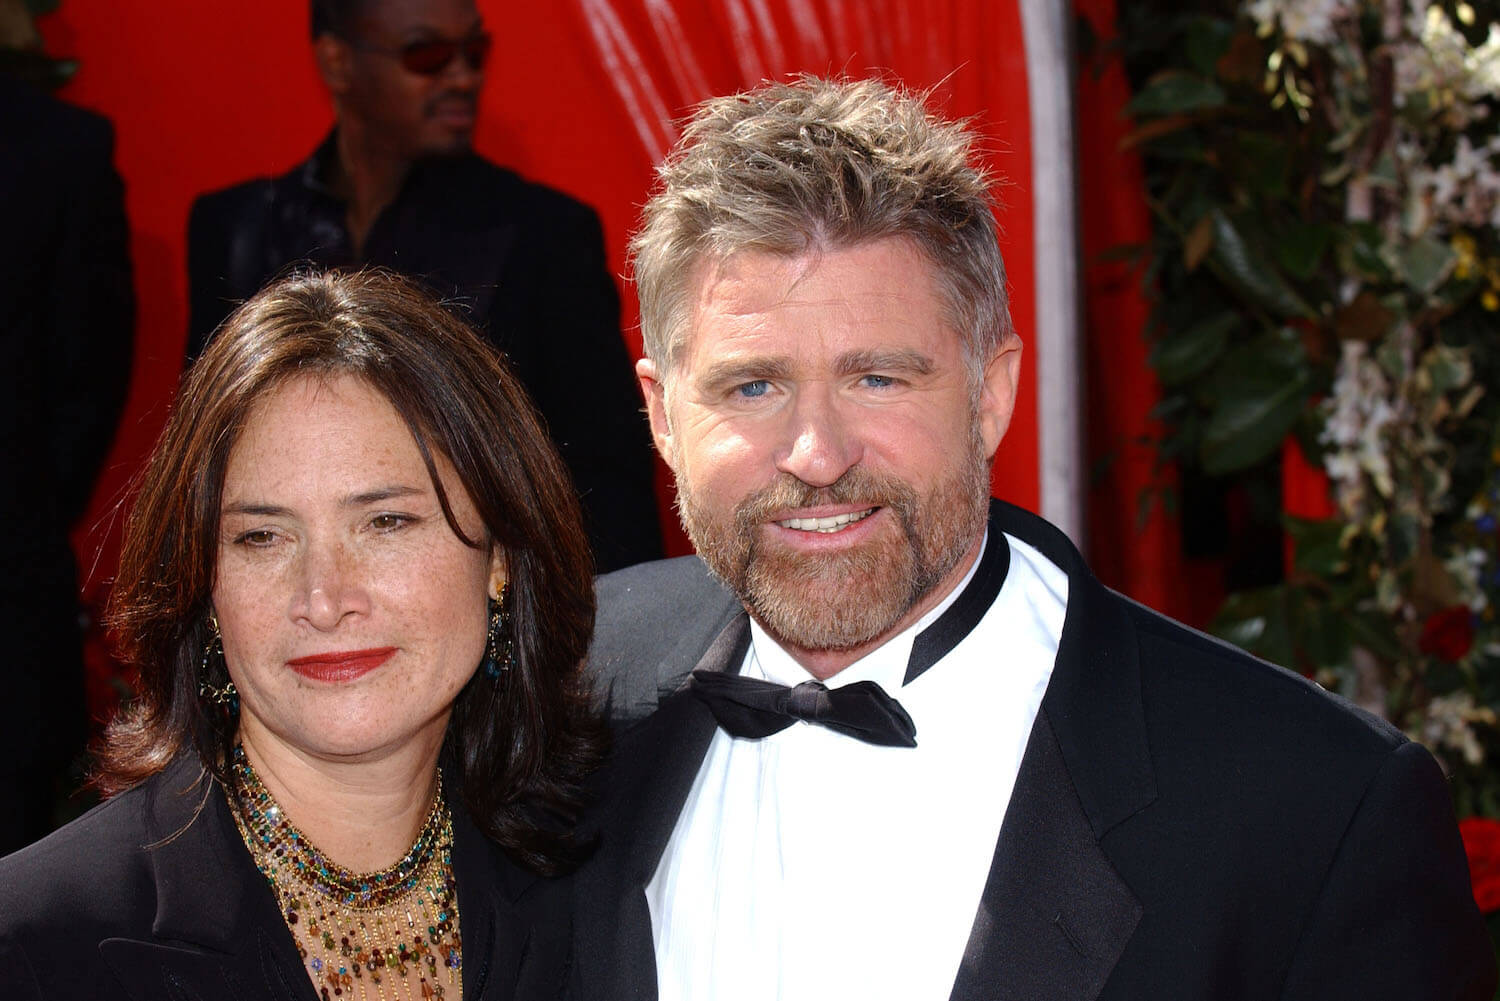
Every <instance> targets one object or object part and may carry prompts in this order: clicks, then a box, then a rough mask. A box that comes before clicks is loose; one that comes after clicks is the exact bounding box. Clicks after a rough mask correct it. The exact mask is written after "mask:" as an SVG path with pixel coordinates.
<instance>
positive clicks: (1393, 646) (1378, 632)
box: [1344, 613, 1406, 660]
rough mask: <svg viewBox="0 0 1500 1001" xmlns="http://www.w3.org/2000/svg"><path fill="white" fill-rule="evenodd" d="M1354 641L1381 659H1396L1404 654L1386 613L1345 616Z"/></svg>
mask: <svg viewBox="0 0 1500 1001" xmlns="http://www.w3.org/2000/svg"><path fill="white" fill-rule="evenodd" d="M1344 621H1345V623H1346V624H1347V626H1348V627H1349V633H1350V635H1351V636H1352V637H1353V639H1354V642H1355V643H1356V644H1357V645H1359V646H1362V647H1364V648H1365V649H1366V650H1369V651H1370V652H1371V653H1373V654H1374V655H1375V656H1377V657H1379V658H1381V659H1383V660H1397V659H1399V658H1400V657H1402V656H1403V655H1404V654H1405V652H1406V651H1405V650H1404V649H1403V648H1402V646H1401V641H1400V640H1399V639H1398V638H1397V637H1396V633H1395V631H1394V630H1393V629H1392V627H1391V618H1390V616H1386V615H1368V614H1360V613H1354V614H1352V615H1348V616H1346V617H1345V620H1344Z"/></svg>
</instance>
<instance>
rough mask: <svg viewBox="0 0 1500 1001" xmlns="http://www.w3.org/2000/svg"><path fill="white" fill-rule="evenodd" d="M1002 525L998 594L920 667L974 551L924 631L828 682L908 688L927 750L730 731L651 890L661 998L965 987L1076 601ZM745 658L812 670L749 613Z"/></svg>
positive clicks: (846, 994) (755, 663)
mask: <svg viewBox="0 0 1500 1001" xmlns="http://www.w3.org/2000/svg"><path fill="white" fill-rule="evenodd" d="M1005 540H1006V541H1007V542H1008V543H1009V545H1010V569H1009V572H1008V573H1007V575H1006V578H1005V581H1004V583H1003V585H1002V586H1001V588H1000V593H999V595H998V596H997V597H996V599H995V600H994V602H993V603H992V604H991V606H990V608H989V610H988V611H987V612H986V613H985V614H984V616H983V618H982V619H981V620H980V621H979V623H978V625H976V626H975V627H974V629H973V630H971V631H970V632H969V634H968V635H967V636H966V637H964V638H963V639H962V640H960V641H959V642H958V644H957V646H955V647H954V648H953V649H952V650H950V651H949V652H948V653H947V654H946V655H944V656H943V657H942V658H941V659H940V660H938V661H937V662H936V663H935V664H933V665H932V666H931V667H930V668H928V669H927V670H926V671H925V672H924V673H922V674H921V675H919V676H918V677H917V678H915V679H914V680H913V681H912V682H911V684H909V685H906V686H904V687H903V686H902V680H903V678H904V676H905V673H906V667H907V659H908V657H909V655H910V653H911V649H912V643H913V641H914V640H915V638H916V637H917V635H918V634H919V633H921V631H922V630H923V629H925V628H926V627H927V626H928V625H930V624H931V623H932V622H933V621H935V620H936V619H937V618H938V617H939V616H941V615H942V613H943V612H944V611H946V610H947V608H948V606H949V605H951V604H952V603H953V602H954V601H955V600H957V598H958V596H959V595H960V594H961V593H962V591H963V590H964V588H965V587H966V586H968V585H969V583H970V581H971V579H972V578H973V576H974V569H975V568H974V567H971V568H970V570H969V576H968V577H966V578H965V580H964V581H963V582H962V583H961V584H960V585H959V586H958V587H956V588H954V590H953V591H952V593H950V594H949V595H948V596H947V597H946V598H945V599H944V601H943V602H942V603H941V604H940V605H938V607H936V608H934V609H932V610H931V611H930V612H929V613H928V614H927V615H925V616H923V618H922V619H921V620H920V621H918V622H917V623H915V624H914V625H912V626H911V628H909V629H907V630H905V631H904V632H902V633H900V634H899V635H897V636H895V637H894V638H892V639H891V640H890V641H889V642H888V643H885V644H884V645H882V646H881V647H880V648H879V649H877V650H875V651H873V652H872V653H870V654H869V655H867V656H865V657H864V658H862V659H861V660H859V661H856V662H855V663H853V664H851V665H850V666H849V667H847V668H845V669H844V670H843V671H840V672H839V673H838V674H836V675H834V676H833V677H832V678H830V679H828V682H827V684H828V685H829V687H830V688H838V687H840V686H843V685H847V684H851V683H853V682H856V681H865V680H870V681H875V682H877V683H878V684H879V685H880V686H881V687H882V688H884V689H885V690H886V691H887V692H888V693H890V694H891V695H893V696H895V697H896V698H897V699H898V700H899V701H900V703H901V704H902V706H903V707H904V708H905V709H906V711H907V712H908V713H909V714H910V715H911V717H912V720H913V721H914V722H915V723H916V727H917V737H916V739H917V746H916V747H915V748H900V747H877V746H873V745H870V744H865V743H863V742H861V741H859V740H857V739H854V738H852V737H848V736H845V735H842V734H838V733H835V732H833V731H831V730H828V729H826V728H824V727H820V726H816V725H813V724H809V723H795V724H793V725H792V726H790V727H788V728H787V729H785V730H783V731H781V732H780V733H776V734H773V735H771V736H769V737H766V738H763V739H760V740H744V739H739V738H734V737H730V736H729V735H728V734H726V733H725V732H724V731H723V730H720V731H718V732H717V733H716V734H715V735H714V737H713V739H712V741H711V742H710V744H709V748H708V752H707V754H706V755H705V757H704V759H703V764H702V766H701V767H700V768H699V770H698V775H697V778H696V779H695V781H694V783H693V787H692V790H691V791H690V792H689V794H688V798H687V801H686V803H685V805H684V807H683V810H682V813H681V815H680V816H679V817H678V821H677V826H676V828H675V829H674V830H673V832H672V836H671V838H670V840H669V841H668V842H667V845H666V848H665V850H664V852H663V854H662V858H661V861H660V863H659V864H658V866H657V869H656V872H655V874H654V875H653V877H652V879H651V882H650V883H649V884H648V885H647V888H646V898H647V903H648V905H649V907H650V911H651V931H652V938H653V941H654V943H655V947H656V965H657V979H658V984H659V992H660V998H661V1001H730V999H747V1001H752V999H753V1001H839V999H844V998H857V999H860V1001H878V999H887V998H888V999H891V1001H943V999H946V998H947V997H948V996H949V994H950V992H951V991H952V988H953V982H954V978H955V977H956V976H957V974H958V968H959V963H960V961H961V960H962V958H963V952H964V947H965V945H966V944H967V942H968V939H969V931H970V928H971V927H972V925H973V923H974V918H975V916H976V914H977V911H978V907H979V899H980V894H981V892H982V891H983V889H984V883H985V879H986V877H987V876H988V874H989V869H990V863H991V860H992V858H993V856H994V853H995V845H996V841H997V839H998V837H999V833H1000V824H1001V821H1002V820H1003V819H1004V817H1005V811H1006V808H1007V806H1008V805H1009V803H1010V797H1011V791H1012V789H1013V787H1014V785H1015V781H1016V774H1017V772H1018V771H1019V769H1020V764H1021V755H1022V753H1023V752H1024V750H1025V748H1026V742H1027V738H1028V737H1029V736H1030V733H1031V727H1032V724H1033V722H1034V721H1035V719H1036V714H1037V711H1038V709H1039V708H1040V706H1041V701H1042V695H1043V693H1044V692H1045V691H1046V688H1047V681H1048V679H1049V678H1050V677H1051V674H1052V665H1053V661H1054V660H1055V658H1056V654H1057V643H1058V637H1059V636H1060V635H1061V633H1062V624H1063V617H1064V613H1065V611H1066V608H1067V590H1068V580H1067V575H1066V574H1065V573H1064V572H1063V571H1062V570H1061V569H1059V568H1058V567H1057V566H1055V565H1054V564H1053V563H1051V562H1050V561H1049V560H1047V559H1046V557H1044V556H1042V554H1041V553H1039V552H1038V551H1037V550H1035V549H1034V548H1032V547H1031V546H1028V545H1026V544H1025V543H1024V542H1021V541H1020V540H1018V539H1016V538H1014V537H1012V536H1005ZM985 544H986V545H989V544H990V542H989V539H988V538H987V539H986V543H985ZM978 565H979V564H978V561H976V562H975V567H977V566H978ZM741 673H743V674H744V675H745V676H747V677H752V678H765V679H769V680H771V681H776V682H780V683H782V684H786V685H796V684H798V683H800V682H803V681H808V680H810V679H811V675H809V674H808V673H807V671H806V670H804V669H803V668H802V667H801V666H800V665H799V664H797V662H796V661H795V660H793V659H792V657H791V656H790V655H789V654H788V653H787V652H786V651H785V650H784V649H782V648H781V647H780V646H779V645H778V644H777V643H776V642H775V641H774V640H772V639H771V638H770V637H769V636H768V635H767V634H766V633H765V632H764V630H762V629H761V628H760V627H759V626H758V625H756V624H755V623H754V621H753V620H752V622H751V645H750V649H749V651H748V652H747V654H746V658H745V663H744V666H743V669H742V672H741Z"/></svg>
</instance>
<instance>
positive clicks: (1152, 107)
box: [1125, 70, 1224, 117]
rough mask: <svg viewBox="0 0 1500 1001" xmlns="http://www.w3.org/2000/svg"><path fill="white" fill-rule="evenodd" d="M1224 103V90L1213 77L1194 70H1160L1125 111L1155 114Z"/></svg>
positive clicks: (1185, 110) (1180, 111) (1148, 115)
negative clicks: (1161, 71) (1193, 72)
mask: <svg viewBox="0 0 1500 1001" xmlns="http://www.w3.org/2000/svg"><path fill="white" fill-rule="evenodd" d="M1223 105H1224V90H1223V88H1221V87H1220V86H1219V85H1218V84H1216V83H1214V82H1213V81H1212V80H1208V79H1205V78H1204V77H1201V76H1196V75H1194V74H1191V73H1181V72H1176V71H1171V70H1169V71H1167V72H1164V73H1160V74H1158V75H1157V76H1156V77H1154V78H1153V79H1152V80H1151V82H1150V83H1148V84H1147V85H1146V86H1145V88H1144V89H1142V90H1141V92H1140V93H1139V94H1137V95H1135V97H1134V98H1133V99H1132V100H1131V102H1130V103H1129V104H1127V105H1126V106H1125V114H1127V115H1134V116H1145V117H1155V116H1158V115H1179V114H1182V113H1184V112H1188V111H1202V110H1204V109H1206V108H1219V107H1223Z"/></svg>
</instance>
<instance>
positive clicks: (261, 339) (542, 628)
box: [95, 270, 603, 874]
mask: <svg viewBox="0 0 1500 1001" xmlns="http://www.w3.org/2000/svg"><path fill="white" fill-rule="evenodd" d="M309 375H311V376H315V377H326V378H329V379H334V378H338V377H342V376H352V377H354V378H357V379H360V380H362V381H363V382H365V383H367V384H368V385H370V386H371V387H373V388H375V389H376V390H378V391H379V392H380V393H381V394H382V395H383V396H384V397H385V398H386V399H387V400H388V401H389V402H390V404H391V406H393V407H394V408H395V409H396V412H397V413H399V414H400V415H401V416H402V418H403V419H404V420H405V421H406V425H407V427H409V428H410V429H411V433H412V436H413V438H415V439H416V443H417V447H418V448H419V449H420V450H421V453H422V458H423V460H424V461H425V462H426V464H427V472H428V475H429V476H431V478H432V484H433V487H434V488H435V489H436V491H437V496H438V501H439V503H440V504H441V506H442V510H443V514H444V516H445V517H446V518H447V520H448V524H449V526H450V527H451V528H452V529H453V531H454V532H455V533H456V534H457V535H458V536H459V538H461V539H463V540H464V541H465V542H466V543H468V544H470V545H473V546H475V547H484V546H488V545H490V544H494V545H497V546H499V547H500V548H501V549H502V550H503V551H504V553H505V559H506V567H507V573H508V579H509V583H508V591H509V606H510V614H509V615H508V616H507V621H506V623H505V627H504V628H505V630H506V633H507V636H508V639H509V640H510V643H511V648H512V650H513V657H514V663H513V666H512V667H511V669H510V670H508V671H506V672H504V673H502V674H501V675H500V678H499V680H492V679H490V678H489V677H487V676H486V674H485V672H484V671H476V672H475V676H474V677H473V678H471V679H470V680H469V682H468V684H467V685H466V686H465V687H464V689H463V691H462V692H460V694H459V696H458V698H457V700H456V702H455V703H454V707H453V715H452V718H451V720H450V721H449V724H448V733H447V736H446V739H445V743H444V760H445V763H446V768H447V769H448V770H449V782H450V784H451V785H456V787H457V788H459V789H461V790H462V795H463V801H464V804H465V806H466V807H467V808H468V810H469V812H470V814H471V815H472V816H473V817H474V820H475V821H476V823H477V824H478V825H479V827H480V828H481V829H482V830H483V831H484V832H485V833H486V834H488V835H489V836H490V837H491V838H493V839H494V840H495V841H496V842H498V843H499V844H500V845H501V846H502V847H503V848H505V849H506V850H507V851H508V853H509V854H510V855H511V856H512V857H513V858H514V859H515V860H516V861H517V862H518V863H521V864H523V865H526V866H528V867H529V868H531V869H533V870H534V871H536V872H540V873H543V874H552V873H556V872H561V871H564V870H565V869H566V868H568V867H569V866H570V865H571V864H572V863H574V862H576V861H577V855H578V851H577V847H576V845H575V844H574V842H573V840H572V838H571V829H572V822H573V820H574V819H576V816H577V813H578V809H579V806H580V797H581V788H582V783H583V779H584V777H585V776H586V775H587V773H588V772H589V771H590V770H591V769H592V767H593V766H594V764H595V763H596V762H597V760H598V756H599V753H600V748H601V743H602V732H603V731H602V729H601V727H600V725H599V723H598V722H597V720H596V718H595V716H594V714H593V712H592V710H591V709H590V708H589V699H588V694H587V691H586V686H585V685H584V683H583V678H582V663H583V658H584V654H585V653H586V652H587V649H588V643H589V638H590V634H591V632H592V630H593V622H594V590H593V572H592V563H591V560H590V556H589V552H588V547H587V543H586V542H585V539H584V534H583V529H582V524H581V518H580V514H579V505H578V500H577V497H576V496H575V495H574V492H573V488H572V483H571V480H570V479H569V478H568V474H567V471H566V468H565V467H564V466H563V464H562V461H561V460H560V459H559V458H558V456H557V453H556V452H555V451H554V449H553V447H552V445H551V442H550V441H549V440H548V438H547V435H546V433H545V432H544V431H543V430H542V427H541V424H540V422H539V420H538V418H537V416H536V412H535V411H534V410H533V408H532V405H531V402H530V400H528V399H527V397H526V395H525V393H524V392H523V390H522V389H521V386H520V383H518V382H517V381H516V378H515V376H513V375H512V374H511V373H510V371H509V369H508V368H507V367H506V365H505V364H504V362H503V361H501V359H500V358H499V357H498V356H497V355H496V353H495V352H494V351H493V350H492V349H491V348H490V347H489V346H488V345H487V344H485V343H484V342H483V341H482V340H480V338H479V337H478V336H477V335H475V334H474V332H473V331H471V330H470V329H469V327H468V326H467V325H466V324H465V323H464V321H463V320H461V319H460V318H459V317H458V316H456V315H455V314H454V313H452V312H450V311H449V310H447V309H445V308H444V307H442V306H440V305H439V304H438V303H436V302H434V301H433V300H432V299H431V298H429V297H428V295H427V294H426V293H424V292H423V291H421V290H420V289H419V288H418V287H417V286H416V285H415V284H413V283H412V282H410V281H407V280H405V279H403V278H399V277H397V276H396V275H394V274H391V273H389V272H386V271H381V270H365V271H360V272H356V273H338V272H330V273H326V274H306V275H294V276H292V277H289V278H286V279H283V280H281V281H278V282H276V283H275V284H273V285H270V286H268V287H267V288H265V289H264V290H262V291H261V292H260V293H259V294H257V295H256V296H255V297H254V298H253V299H251V300H249V301H248V302H246V303H245V304H244V305H243V306H241V307H240V308H239V309H238V310H236V311H235V312H234V314H233V315H231V316H230V317H229V319H228V320H226V321H225V322H224V325H223V326H222V327H220V329H219V331H218V333H217V334H216V335H215V337H214V338H213V340H212V341H211V342H210V343H209V346H208V348H207V350H206V351H204V353H203V356H202V357H201V358H199V360H198V362H197V364H195V365H194V366H193V368H192V370H191V371H190V372H189V373H188V375H187V378H186V380H185V382H184V384H183V386H182V389H181V392H180V393H179V395H178V397H177V402H176V405H175V407H174V409H173V411H172V414H171V417H170V418H169V420H168V421H167V426H166V428H165V429H164V430H163V431H162V435H161V438H160V439H159V440H158V441H157V443H156V448H155V450H154V451H153V452H152V455H151V459H150V461H149V463H148V465H147V467H146V469H145V471H144V473H143V474H142V477H141V481H140V485H139V493H138V495H137V496H136V499H135V502H134V505H133V507H132V509H131V512H130V515H129V518H128V519H127V521H126V526H125V535H124V541H123V545H122V552H121V555H120V570H119V575H118V577H117V578H116V580H115V585H114V590H113V593H112V594H111V596H110V605H109V622H110V625H111V627H112V629H113V632H114V636H115V640H116V643H117V646H118V648H119V651H120V653H121V655H122V657H123V658H124V659H125V660H126V662H127V663H129V664H131V665H133V666H134V667H136V668H137V669H138V670H139V672H140V682H139V693H138V697H137V698H136V699H135V700H133V701H132V702H131V703H130V704H129V705H128V707H127V708H126V709H125V710H124V711H123V712H122V713H121V714H120V715H119V716H118V717H117V718H116V719H115V720H114V721H113V722H112V723H111V724H110V725H109V728H108V730H107V731H106V734H105V739H104V744H103V746H102V748H101V750H100V755H99V770H98V773H97V775H96V778H95V781H96V784H97V785H98V786H99V787H100V789H101V790H102V791H104V792H106V793H113V792H118V791H120V790H123V789H127V788H129V787H131V786H133V785H136V784H138V783H140V782H142V781H144V780H145V779H147V778H149V777H150V776H152V775H154V774H156V773H157V772H159V771H161V770H162V769H163V768H165V767H166V765H167V764H168V762H170V761H171V760H172V759H173V758H174V757H175V756H176V755H178V754H179V753H181V752H182V751H184V750H185V749H187V748H191V749H192V750H193V751H194V752H196V754H197V755H198V757H199V758H201V759H202V761H203V764H204V766H205V767H206V768H207V769H208V770H209V771H210V772H211V773H213V774H214V775H215V776H217V777H218V778H219V779H220V780H221V781H223V780H224V779H225V777H226V776H225V768H226V762H227V761H228V760H229V751H230V749H231V747H232V744H233V741H234V739H235V726H236V723H235V720H234V719H232V718H230V717H229V716H228V714H226V713H224V712H223V711H222V710H221V709H217V708H216V707H215V706H214V705H212V704H211V703H209V702H207V701H205V700H204V699H201V698H200V697H199V695H198V690H199V684H200V681H201V680H203V679H201V678H200V677H199V671H200V663H201V661H202V658H203V651H204V648H205V645H206V644H207V643H208V642H209V639H210V636H211V627H210V625H209V621H208V616H209V609H210V601H211V592H212V590H213V584H214V574H215V566H216V560H217V555H218V534H219V510H220V504H221V497H222V492H223V486H224V474H225V469H226V468H227V466H228V462H229V453H230V451H231V450H232V449H233V448H234V445H235V442H236V440H237V439H238V437H239V434H240V432H241V430H242V429H243V427H244V425H245V421H246V419H247V418H248V416H249V415H250V413H251V410H252V408H254V406H255V405H256V403H257V402H259V401H260V400H262V399H264V398H265V397H266V396H267V394H269V393H270V392H272V391H273V390H275V389H276V388H277V387H279V386H280V385H282V384H284V383H285V382H286V381H288V380H290V379H294V378H301V377H305V376H309ZM439 454H440V455H442V456H444V457H445V458H446V459H447V460H448V461H449V462H451V463H452V465H453V468H454V469H455V470H456V471H457V474H458V479H459V481H460V482H461V483H462V484H463V488H464V489H465V490H466V491H468V494H469V497H470V498H471V499H472V501H473V503H474V507H475V508H476V509H477V510H478V512H479V514H480V517H481V518H482V519H483V521H484V525H485V528H486V530H487V532H488V536H489V537H488V538H481V539H469V538H467V537H466V536H465V535H464V533H463V531H462V530H461V529H460V528H459V526H458V524H457V523H456V522H455V521H454V518H453V513H452V509H451V505H450V501H449V498H448V496H447V494H446V493H445V491H444V490H443V485H442V480H441V479H440V478H439V476H438V472H437V468H436V466H435V465H434V461H433V457H434V456H435V455H439ZM504 638H506V637H502V639H504ZM217 660H218V666H217V667H216V668H215V671H216V673H217V674H218V677H211V678H209V679H207V680H208V681H209V682H210V683H211V684H215V685H222V684H223V683H224V681H225V680H226V679H225V677H224V676H223V673H224V672H223V667H222V658H218V659H217ZM454 779H457V780H458V781H457V782H456V783H454V782H453V780H454Z"/></svg>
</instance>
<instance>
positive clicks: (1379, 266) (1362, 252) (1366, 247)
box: [1348, 222, 1391, 282]
mask: <svg viewBox="0 0 1500 1001" xmlns="http://www.w3.org/2000/svg"><path fill="white" fill-rule="evenodd" d="M1348 232H1349V236H1350V237H1351V239H1350V242H1349V245H1348V246H1349V266H1350V267H1351V268H1353V269H1354V270H1355V271H1357V272H1358V273H1359V276H1360V277H1361V278H1364V279H1366V280H1369V281H1373V282H1387V281H1390V278H1391V268H1390V265H1389V264H1388V263H1387V262H1386V259H1385V256H1384V255H1383V254H1381V252H1380V250H1381V244H1382V238H1381V235H1380V228H1379V227H1378V226H1376V225H1375V224H1374V223H1369V222H1360V223H1354V224H1352V225H1351V226H1349V229H1348Z"/></svg>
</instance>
